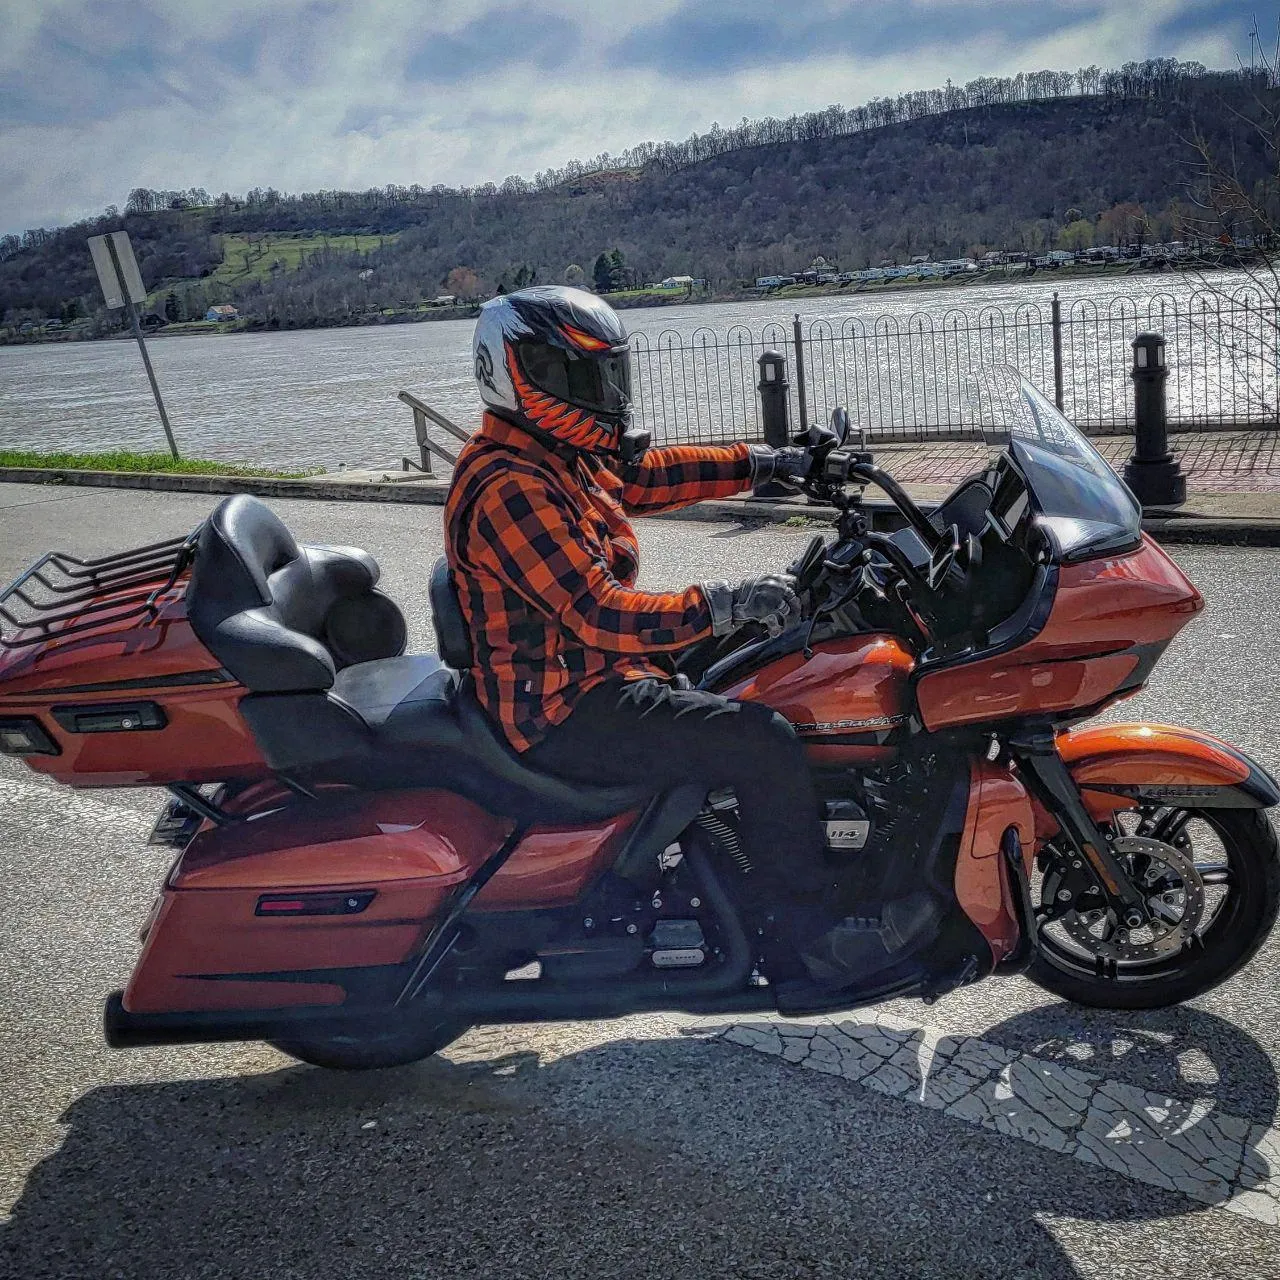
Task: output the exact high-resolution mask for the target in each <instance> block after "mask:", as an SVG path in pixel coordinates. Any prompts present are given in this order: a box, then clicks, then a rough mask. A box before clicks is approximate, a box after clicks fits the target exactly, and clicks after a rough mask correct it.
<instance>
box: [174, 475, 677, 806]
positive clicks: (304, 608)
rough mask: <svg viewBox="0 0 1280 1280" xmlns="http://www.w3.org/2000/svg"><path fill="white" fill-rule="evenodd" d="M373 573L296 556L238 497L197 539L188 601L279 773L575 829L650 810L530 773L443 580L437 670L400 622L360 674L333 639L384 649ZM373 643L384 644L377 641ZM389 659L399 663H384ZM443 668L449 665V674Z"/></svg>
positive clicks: (312, 554)
mask: <svg viewBox="0 0 1280 1280" xmlns="http://www.w3.org/2000/svg"><path fill="white" fill-rule="evenodd" d="M377 580H378V566H377V564H376V563H375V562H374V560H373V559H372V557H370V556H368V555H367V554H365V553H364V552H362V551H355V550H351V549H347V548H332V547H313V546H299V544H298V543H297V542H296V541H295V540H294V538H293V535H292V534H291V533H290V532H289V530H288V529H287V528H286V527H285V526H284V524H283V523H282V522H281V521H280V519H279V518H278V517H277V516H276V515H275V514H274V513H273V512H272V511H271V510H270V509H269V508H268V507H266V506H265V505H264V504H263V503H261V502H259V501H258V500H257V499H256V498H251V497H248V496H247V495H243V494H242V495H237V496H235V497H232V498H228V499H226V500H225V501H224V502H222V503H220V504H219V505H218V507H217V508H216V509H215V510H214V512H213V513H212V515H211V516H210V517H209V519H208V520H207V521H206V523H205V525H204V526H203V528H202V529H201V531H200V534H199V538H198V541H197V545H196V552H195V557H194V561H193V564H192V570H191V581H190V584H189V586H188V588H187V614H188V617H189V619H190V621H191V626H192V629H193V630H194V631H195V633H196V636H197V637H198V638H199V639H200V641H201V642H202V643H203V644H204V645H205V647H206V648H208V649H209V651H210V652H211V653H212V654H213V655H214V657H216V658H217V659H218V661H219V662H221V663H222V665H223V666H224V667H225V668H226V670H227V671H228V672H229V673H230V674H231V675H232V676H233V677H234V678H235V679H236V680H237V681H239V682H240V683H241V684H242V685H244V686H245V688H247V689H248V690H249V691H250V692H249V694H248V695H247V696H246V697H244V698H243V699H241V702H240V712H241V714H242V715H243V716H244V718H245V720H246V721H247V722H248V724H249V726H250V728H251V729H252V731H253V734H254V737H255V739H256V740H257V742H258V745H259V747H260V749H261V750H262V753H263V755H264V757H265V758H266V760H267V762H268V764H270V765H271V767H272V768H273V769H275V770H277V771H278V772H282V773H287V774H289V775H290V776H293V777H305V778H308V779H313V778H321V777H322V778H325V779H334V778H336V779H341V780H347V781H357V782H359V783H361V784H362V785H366V786H419V787H440V788H443V789H446V790H451V791H457V792H459V793H460V794H462V795H465V796H467V797H468V798H469V799H472V800H474V801H476V802H477V803H479V804H482V805H483V806H484V807H485V808H486V809H487V810H489V811H490V812H494V813H499V814H502V815H504V816H509V817H512V818H514V819H516V820H517V821H521V822H538V823H546V824H552V823H561V824H571V823H579V822H588V821H595V820H599V819H601V818H609V817H614V816H616V815H618V814H620V813H624V812H626V811H627V810H629V809H634V808H636V807H638V806H640V805H642V804H644V803H645V802H646V801H647V800H648V799H649V798H650V797H651V796H652V788H651V787H648V786H645V785H643V783H639V784H637V785H634V786H625V787H584V786H582V785H580V784H578V783H570V782H566V781H565V780H563V779H561V778H556V777H554V776H552V775H550V774H546V773H542V772H539V771H538V770H535V769H530V768H529V767H528V766H527V765H526V764H525V763H524V762H523V760H522V759H521V757H520V756H519V755H517V754H516V753H515V752H514V751H513V750H512V749H511V748H510V747H509V746H508V745H507V743H506V741H505V740H504V739H503V738H502V737H501V736H500V734H499V732H498V731H497V730H496V729H495V727H494V725H493V724H492V722H491V721H490V720H489V718H488V716H487V715H486V714H485V712H484V710H483V708H482V707H481V706H480V704H479V702H478V701H477V700H476V698H475V694H474V692H473V690H472V687H471V678H470V676H469V675H467V674H464V673H465V672H466V671H467V669H468V668H469V667H470V665H471V644H470V637H469V633H468V630H467V626H466V622H465V619H464V617H463V615H462V610H461V607H460V606H459V603H458V600H457V596H456V593H455V591H454V588H453V583H452V580H451V578H450V575H449V571H448V566H447V565H446V563H445V561H444V560H440V561H439V562H438V563H437V564H436V566H435V569H434V571H433V573H432V575H431V587H430V595H431V606H432V614H433V620H434V623H435V628H436V636H437V643H438V644H439V648H440V656H439V657H437V656H436V655H435V654H416V655H404V654H402V653H401V652H400V650H402V649H403V647H404V640H403V634H404V621H403V618H402V617H401V616H400V613H399V610H398V609H396V608H395V605H394V604H393V603H392V602H391V601H389V600H387V599H386V597H385V596H378V600H379V601H383V602H385V605H386V606H390V608H391V609H394V610H395V615H396V618H397V619H398V620H399V627H398V628H397V627H396V626H395V625H393V624H392V625H388V626H387V627H386V631H385V635H386V640H385V641H384V642H383V650H384V651H383V652H381V653H377V654H376V656H371V657H368V658H367V659H366V660H364V661H354V662H353V661H349V660H348V658H349V654H350V648H347V649H343V648H341V647H335V645H334V643H333V632H334V630H335V628H334V627H333V626H332V624H331V623H329V621H328V620H329V619H330V618H331V617H332V615H333V612H334V610H335V609H337V608H340V609H341V614H342V623H343V625H342V630H341V634H342V637H343V638H344V640H346V641H347V644H348V645H349V646H350V645H354V644H355V641H353V640H352V639H351V637H352V636H356V637H358V638H359V643H360V644H361V645H363V646H364V649H365V652H366V653H368V651H369V649H370V648H372V647H374V645H375V644H376V637H375V636H374V635H371V634H367V633H368V632H370V630H371V628H370V627H365V626H362V625H361V622H362V621H363V615H362V613H361V611H362V609H368V608H370V607H371V608H372V609H375V610H377V611H378V614H379V616H380V617H382V618H384V619H388V618H389V615H388V614H387V612H386V608H385V607H384V605H383V604H380V603H375V604H374V605H372V606H369V604H368V598H369V596H370V595H374V596H377V595H378V593H376V592H373V586H374V584H375V583H376V582H377ZM374 629H376V628H374ZM387 650H390V652H387ZM442 658H443V659H444V660H443V661H442V660H441V659H442Z"/></svg>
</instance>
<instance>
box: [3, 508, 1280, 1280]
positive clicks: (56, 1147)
mask: <svg viewBox="0 0 1280 1280" xmlns="http://www.w3.org/2000/svg"><path fill="white" fill-rule="evenodd" d="M209 506H210V500H208V499H205V498H200V497H189V496H179V495H159V494H133V493H126V492H117V493H113V492H109V491H94V490H83V489H68V490H58V489H48V488H36V487H21V486H14V485H4V486H0V580H7V579H8V578H10V577H12V576H13V574H14V573H16V572H17V571H18V570H19V569H20V568H21V567H22V566H23V565H25V564H26V563H27V562H28V561H29V560H31V559H32V558H33V557H34V556H35V555H37V554H38V553H39V552H41V551H44V550H46V549H47V548H49V547H59V548H63V549H66V550H69V551H73V552H91V553H97V552H101V551H105V550H108V549H115V548H121V547H123V546H126V545H131V544H137V543H142V542H148V541H152V540H155V539H158V538H161V537H166V536H171V535H173V534H176V533H179V532H183V531H185V530H187V529H189V528H191V527H192V526H193V525H194V524H195V523H196V522H197V521H198V520H199V519H200V517H201V516H202V515H203V514H204V513H205V511H206V510H207V509H208V508H209ZM278 509H279V511H280V512H281V514H282V515H283V516H284V517H285V519H286V520H287V521H288V522H289V523H290V524H291V525H292V526H293V527H294V528H295V530H296V531H297V533H298V534H299V536H300V537H301V538H303V539H310V540H315V541H326V542H331V543H354V544H356V545H359V546H364V547H366V548H367V549H368V550H370V551H371V552H372V553H373V554H374V555H376V556H377V558H378V559H379V561H380V562H381V563H382V565H383V568H384V572H385V579H384V581H385V585H386V586H387V588H388V589H389V590H390V591H391V593H392V594H393V595H395V596H396V598H397V599H399V600H400V601H401V602H402V603H403V605H404V607H405V611H406V613H407V615H408V617H409V619H410V625H411V628H412V633H413V642H414V644H415V645H426V644H428V643H429V641H428V639H427V637H428V634H429V632H428V615H427V593H426V582H427V574H428V570H429V568H430V566H431V564H432V562H433V561H434V559H435V557H436V556H437V555H438V554H439V552H440V546H441V537H440V529H439V512H438V511H437V510H435V509H432V508H422V507H405V506H377V505H371V504H370V505H366V504H347V505H344V504H322V503H315V502H297V503H283V502H282V503H280V504H278ZM807 536H808V534H806V533H797V532H794V531H790V530H785V529H779V528H776V527H772V528H765V529H762V530H743V529H739V528H737V527H735V526H730V525H723V524H721V525H700V524H693V523H685V522H662V521H648V522H644V523H643V527H642V529H641V541H642V543H643V549H644V555H645V576H644V584H645V585H649V586H653V587H663V586H677V585H683V584H685V583H687V582H689V581H696V580H699V579H701V578H706V577H718V576H725V577H732V576H734V575H738V574H742V573H745V572H748V571H751V570H756V569H760V568H764V567H777V566H780V565H782V564H785V563H786V562H787V561H788V560H789V559H790V558H791V557H792V556H793V555H794V554H795V552H796V550H798V549H799V547H800V546H801V545H802V544H803V542H804V540H805V538H806V537H807ZM1176 554H1177V557H1178V559H1179V560H1180V562H1181V563H1182V564H1183V565H1184V566H1185V567H1186V569H1187V570H1188V571H1189V572H1190V574H1191V576H1192V577H1193V578H1194V579H1195V581H1196V582H1197V583H1198V584H1199V585H1200V587H1201V588H1202V590H1203V591H1204V592H1205V594H1206V596H1207V598H1208V600H1209V608H1208V610H1207V611H1206V613H1205V614H1204V615H1202V616H1201V618H1200V619H1198V620H1197V621H1196V623H1195V624H1194V625H1193V626H1192V627H1191V628H1190V630H1189V632H1188V633H1186V634H1185V635H1184V637H1183V638H1182V639H1180V640H1179V641H1178V642H1177V643H1176V644H1175V646H1174V647H1173V648H1172V649H1171V651H1170V653H1169V655H1168V656H1167V658H1166V660H1165V661H1164V663H1163V664H1162V665H1161V667H1160V668H1159V669H1158V671H1157V673H1156V677H1155V681H1154V684H1153V687H1152V688H1151V689H1150V690H1149V691H1148V692H1147V693H1145V694H1143V695H1142V696H1141V697H1140V698H1139V699H1138V700H1136V701H1134V702H1131V703H1129V704H1128V705H1127V706H1126V708H1125V715H1126V716H1131V715H1137V716H1143V717H1152V718H1160V719H1167V720H1172V721H1183V722H1187V723H1190V724H1194V725H1198V726H1201V727H1204V728H1207V729H1210V730H1212V731H1214V732H1216V733H1219V734H1221V735H1223V736H1225V737H1228V738H1231V739H1233V740H1235V741H1237V742H1238V743H1240V745H1242V746H1243V747H1245V748H1246V749H1248V750H1250V751H1253V752H1255V753H1256V754H1257V755H1258V757H1259V758H1260V759H1261V760H1262V761H1263V762H1264V763H1265V764H1267V765H1268V766H1270V767H1271V768H1273V769H1274V768H1280V747H1278V746H1277V744H1275V742H1274V740H1273V726H1274V724H1275V722H1276V719H1277V712H1278V711H1280V692H1278V691H1277V682H1276V678H1275V670H1276V664H1277V658H1278V657H1280V601H1278V600H1277V595H1278V594H1280V551H1266V550H1248V551H1245V550H1226V549H1189V548H1187V549H1178V550H1177V553H1176ZM157 804H158V796H157V794H156V793H154V792H126V791H110V792H105V791H104V792H99V793H90V794H75V793H72V792H70V791H66V790H62V789H59V788H57V787H55V786H54V785H52V784H49V783H47V782H45V781H43V780H41V779H39V778H38V777H36V776H35V775H33V774H30V773H28V772H27V771H26V770H25V769H24V768H22V767H21V766H20V765H19V764H18V763H17V762H14V761H0V884H2V885H3V895H4V897H3V907H2V908H0V955H2V956H3V966H4V967H3V974H4V981H3V983H2V984H0V1098H2V1099H3V1110H2V1116H3V1124H2V1125H0V1275H3V1276H5V1277H8V1276H13V1277H24V1278H26V1280H35V1278H36V1277H45V1276H49V1277H60V1278H62V1277H94V1278H95V1280H96V1278H98V1277H124V1278H127V1280H134V1278H135V1277H136V1278H139V1280H140V1278H142V1277H146V1278H147V1280H158V1278H159V1277H183V1278H184V1280H186V1278H191V1277H204V1276H208V1277H219V1278H226V1277H246V1278H248V1277H255V1278H256V1277H263V1276H271V1277H273V1278H275V1280H284V1278H286V1277H297V1278H299V1280H303V1278H310V1277H330V1276H333V1277H351V1276H378V1277H383V1276H386V1277H428V1276H430V1277H455V1276H457V1277H495V1278H496V1277H507V1276H521V1277H542V1276H547V1277H551V1276H556V1277H559V1276H596V1277H613V1276H618V1277H623V1276H625V1277H628V1280H639V1278H640V1277H650V1276H652V1277H663V1278H664V1280H672V1278H676V1277H690V1278H691V1280H695V1278H696V1280H706V1278H709V1277H718V1276H743V1277H747V1276H770V1277H792V1276H830V1277H850V1276H881V1275H883V1276H893V1277H902V1276H928V1277H942V1276H948V1277H950V1276H954V1277H977V1276H982V1277H997V1276H999V1277H1003V1276H1011V1277H1012V1276H1026V1275H1029V1274H1035V1275H1039V1276H1052V1277H1058V1276H1061V1277H1068V1276H1080V1277H1098V1280H1103V1278H1105V1280H1117V1278H1118V1277H1143V1280H1148V1278H1149V1277H1150V1276H1151V1275H1153V1274H1156V1275H1161V1276H1166V1277H1171V1276H1203V1275H1212V1276H1220V1277H1246V1276H1248V1277H1256V1276H1276V1275H1280V1226H1277V1225H1275V1224H1276V1223H1277V1222H1278V1221H1280V1200H1278V1199H1277V1197H1278V1196H1280V1133H1278V1132H1277V1109H1278V1098H1280V1093H1278V1089H1280V1086H1278V1085H1277V1071H1278V1065H1277V1064H1278V1063H1280V1017H1277V996H1276V982H1275V978H1276V970H1277V947H1276V945H1275V944H1274V943H1273V944H1268V946H1267V947H1266V948H1265V949H1264V951H1263V952H1262V954H1261V955H1260V956H1259V957H1258V959H1257V960H1255V962H1254V963H1253V964H1252V965H1251V966H1250V967H1249V968H1248V969H1247V970H1246V971H1245V972H1244V973H1243V974H1241V975H1240V976H1239V977H1237V978H1236V979H1234V980H1233V981H1232V982H1231V983H1229V984H1228V985H1227V986H1225V987H1223V988H1222V989H1221V990H1219V991H1217V992H1215V993H1213V994H1212V995H1211V996H1209V997H1207V998H1205V999H1202V1000H1200V1001H1197V1002H1196V1003H1195V1004H1194V1005H1193V1006H1190V1007H1186V1008H1183V1009H1179V1010H1174V1011H1170V1012H1164V1013H1158V1014H1149V1015H1143V1016H1140V1017H1134V1016H1120V1015H1107V1014H1100V1013H1090V1012H1087V1011H1083V1010H1078V1009H1073V1008H1071V1007H1069V1006H1066V1005H1063V1004H1061V1003H1060V1002H1058V1001H1056V1000H1054V999H1053V998H1051V997H1049V996H1047V995H1046V994H1045V993H1043V992H1041V991H1039V990H1038V989H1036V988H1034V987H1032V986H1030V985H1029V984H1027V983H1025V982H1024V981H1022V980H1021V979H1005V980H1002V981H998V982H991V983H987V984H984V985H981V986H979V987H977V988H975V989H973V990H971V991H968V992H965V993H962V994H957V995H953V996H951V997H949V998H947V999H945V1000H943V1001H942V1002H940V1003H939V1004H937V1005H935V1006H933V1007H932V1008H925V1007H924V1006H922V1005H921V1004H919V1003H917V1002H914V1001H899V1002H895V1003H894V1004H893V1005H892V1006H889V1007H886V1008H884V1009H881V1010H871V1011H862V1012H861V1013H859V1014H857V1015H851V1016H850V1017H849V1018H838V1019H833V1020H831V1021H830V1022H823V1021H820V1020H819V1021H815V1022H814V1023H811V1024H802V1025H799V1026H785V1027H783V1028H782V1030H783V1031H784V1032H786V1034H779V1030H778V1028H777V1027H776V1025H773V1024H768V1023H765V1024H760V1023H755V1024H749V1025H744V1024H738V1025H736V1026H729V1027H726V1026H711V1027H705V1026H704V1027H699V1026H695V1025H690V1023H689V1020H680V1019H664V1018H656V1017H651V1018H643V1019H629V1020H624V1021H619V1022H612V1023H596V1024H565V1025H559V1026H553V1027H543V1028H533V1027H517V1028H491V1029H487V1030H484V1031H478V1032H473V1033H471V1034H469V1035H468V1036H466V1037H464V1038H463V1039H462V1040H461V1041H459V1042H458V1043H457V1044H456V1045H455V1046H453V1047H452V1048H451V1049H450V1050H449V1051H448V1053H447V1054H445V1055H443V1056H441V1057H440V1058H438V1059H436V1060H433V1061H430V1062H427V1063H423V1064H419V1065H417V1066H414V1067H409V1068H404V1069H402V1070H396V1071H388V1072H379V1073H372V1074H366V1075H343V1074H333V1073H326V1072H323V1071H318V1070H314V1069H311V1068H307V1067H302V1066H298V1065H297V1064H294V1063H292V1062H291V1061H290V1060H289V1059H286V1058H284V1057H283V1056H281V1055H280V1054H278V1053H276V1052H275V1051H273V1050H271V1049H268V1048H264V1047H259V1046H253V1045H231V1046H210V1047H192V1048H182V1049H147V1050H135V1051H129V1052H115V1051H111V1050H108V1049H107V1048H106V1047H105V1046H104V1045H103V1043H102V1039H101V1034H100V1029H99V1020H100V1015H101V1006H102V1000H103V997H104V996H105V995H106V994H107V993H108V992H109V991H111V990H112V989H114V988H117V987H120V986H122V985H123V983H124V981H125V979H126V977H127V974H128V971H129V968H130V965H131V963H132V961H133V958H134V955H135V951H136V942H135V941H134V938H135V934H136V930H137V927H138V925H139V924H140V922H141V918H142V915H143V914H144V912H145V910H146V908H147V906H148V905H149V903H150V901H151V898H152V894H153V891H154V888H155V885H156V883H157V881H158V880H159V878H160V877H161V876H162V875H163V872H164V870H165V867H166V863H167V858H166V856H165V854H164V853H163V852H159V851H156V850H150V849H147V848H146V847H145V846H144V845H143V844H142V841H143V839H144V838H145V836H146V833H147V831H148V830H149V825H150V821H151V818H152V816H153V812H154V810H155V809H156V807H157ZM836 1024H840V1025H836Z"/></svg>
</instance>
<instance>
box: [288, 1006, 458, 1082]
mask: <svg viewBox="0 0 1280 1280" xmlns="http://www.w3.org/2000/svg"><path fill="white" fill-rule="evenodd" d="M467 1030H468V1027H467V1026H466V1024H465V1023H461V1022H458V1021H456V1020H454V1019H443V1018H442V1019H436V1020H434V1021H431V1020H428V1021H425V1022H421V1021H416V1020H415V1021H414V1022H412V1023H406V1022H403V1021H399V1020H396V1021H391V1020H389V1019H388V1020H385V1021H380V1022H377V1023H373V1022H368V1023H357V1024H355V1025H349V1024H348V1025H337V1024H330V1025H329V1026H328V1027H325V1026H323V1025H318V1026H316V1027H314V1028H308V1029H307V1030H306V1031H305V1032H301V1033H299V1034H298V1035H294V1036H290V1037H288V1038H287V1039H281V1040H272V1041H271V1043H272V1044H273V1045H274V1046H275V1047H276V1048H277V1049H279V1050H280V1051H281V1053H287V1054H288V1055H289V1056H290V1057H291V1058H298V1059H299V1060H300V1061H302V1062H309V1063H310V1064H311V1065H312V1066H314V1067H328V1068H329V1069H331V1070H334V1071H372V1070H376V1069H378V1068H380V1067H402V1066H404V1065H405V1064H406V1063H409V1062H417V1061H419V1059H421V1058H429V1057H430V1056H431V1055H432V1054H433V1053H438V1052H439V1051H440V1050H441V1049H443V1048H445V1047H447V1046H448V1045H451V1044H452V1043H453V1042H454V1041H455V1040H456V1039H457V1038H458V1037H459V1036H460V1035H462V1034H463V1033H464V1032H465V1031H467Z"/></svg>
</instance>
